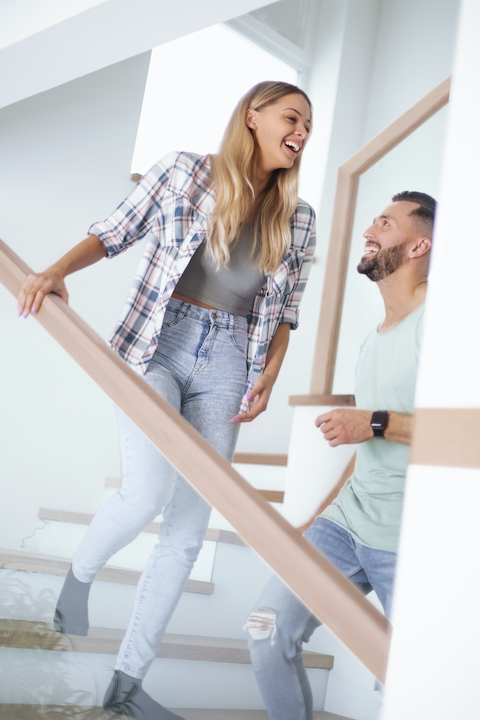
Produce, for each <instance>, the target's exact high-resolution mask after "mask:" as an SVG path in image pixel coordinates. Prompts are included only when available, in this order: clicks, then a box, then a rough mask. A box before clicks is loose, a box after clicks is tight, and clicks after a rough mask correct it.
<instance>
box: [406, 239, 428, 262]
mask: <svg viewBox="0 0 480 720" xmlns="http://www.w3.org/2000/svg"><path fill="white" fill-rule="evenodd" d="M431 247H432V241H431V239H430V238H428V237H422V238H417V239H416V240H415V245H414V246H413V247H412V248H410V251H409V253H408V257H410V258H419V257H423V255H426V254H427V253H428V251H429V250H430V248H431Z"/></svg>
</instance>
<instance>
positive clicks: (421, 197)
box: [392, 190, 437, 239]
mask: <svg viewBox="0 0 480 720" xmlns="http://www.w3.org/2000/svg"><path fill="white" fill-rule="evenodd" d="M401 201H406V202H412V203H417V204H418V205H420V207H417V208H414V209H413V210H412V212H411V213H409V215H410V216H411V217H413V218H414V221H415V225H416V226H417V229H418V230H419V231H420V232H421V233H422V235H423V234H424V235H425V236H426V237H429V238H430V239H431V238H432V235H433V223H434V221H435V209H436V207H437V203H436V201H435V200H434V198H433V197H432V196H431V195H427V193H422V192H417V191H416V190H404V191H403V192H399V193H397V194H396V195H394V196H393V197H392V202H401Z"/></svg>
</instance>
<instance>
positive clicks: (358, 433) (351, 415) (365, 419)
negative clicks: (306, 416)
mask: <svg viewBox="0 0 480 720" xmlns="http://www.w3.org/2000/svg"><path fill="white" fill-rule="evenodd" d="M371 417H372V413H371V411H370V410H356V409H353V408H336V409H335V410H330V411H329V412H326V413H323V415H319V416H318V417H317V419H316V420H315V425H316V426H317V427H319V428H320V430H321V431H322V432H323V435H324V437H325V440H327V441H328V444H329V445H331V447H336V446H337V445H347V444H352V443H361V442H365V440H370V438H372V437H373V430H372V428H371V427H370V420H371Z"/></svg>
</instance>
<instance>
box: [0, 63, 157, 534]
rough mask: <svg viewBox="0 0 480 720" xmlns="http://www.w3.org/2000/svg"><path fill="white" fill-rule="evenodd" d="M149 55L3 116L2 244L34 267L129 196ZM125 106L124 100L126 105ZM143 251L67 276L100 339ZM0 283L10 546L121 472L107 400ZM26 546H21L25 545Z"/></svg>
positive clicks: (5, 526) (5, 510)
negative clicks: (42, 512)
mask: <svg viewBox="0 0 480 720" xmlns="http://www.w3.org/2000/svg"><path fill="white" fill-rule="evenodd" d="M148 61H149V54H144V55H140V56H138V57H136V58H133V59H131V60H127V61H124V62H122V63H119V64H118V65H114V66H112V67H109V68H106V69H105V70H101V71H99V72H96V73H94V74H92V75H89V76H86V77H84V78H80V79H79V80H75V81H73V82H71V83H68V84H65V85H63V86H61V87H59V88H56V89H54V90H49V91H48V92H45V93H42V94H40V95H37V96H35V97H33V98H31V99H28V100H24V101H22V102H20V103H17V104H15V105H12V106H10V107H8V108H4V109H2V110H1V111H0V123H1V126H2V134H1V136H0V155H1V157H2V163H1V167H0V187H1V191H0V211H1V212H0V218H1V220H0V237H1V238H2V239H3V240H4V241H5V242H6V243H7V244H9V245H10V246H11V247H12V248H13V249H14V250H15V252H17V253H18V254H19V255H20V256H21V257H22V258H23V259H24V260H25V261H26V262H27V263H29V264H30V265H31V266H32V267H33V268H34V269H36V270H40V269H43V267H45V266H46V265H48V264H49V263H51V262H52V261H53V260H54V259H56V258H57V257H59V256H60V255H61V254H63V253H64V252H65V251H66V250H67V249H68V248H70V247H71V246H72V245H73V244H75V243H76V242H78V241H79V240H81V239H82V238H83V237H85V236H86V234H87V230H88V227H89V225H90V223H91V222H92V221H93V220H95V219H97V218H98V219H101V218H103V217H105V216H106V215H107V214H108V213H109V212H111V210H112V209H113V208H114V207H115V206H116V205H117V203H118V201H119V200H120V199H121V198H122V197H124V196H125V195H126V194H127V193H128V192H129V190H130V188H131V185H132V183H131V181H130V176H129V169H130V161H131V156H132V152H133V146H134V142H135V134H136V129H137V123H138V117H139V113H140V106H141V101H142V94H143V87H144V83H145V78H146V73H147V69H148ZM125 98H128V102H125ZM140 251H141V248H139V249H138V250H137V249H134V250H132V251H131V252H130V253H126V254H124V255H123V256H122V257H120V258H118V260H116V261H114V262H109V261H105V262H103V263H101V264H100V265H97V266H94V267H93V268H90V269H88V270H86V271H84V272H83V273H81V274H79V275H77V276H73V277H72V278H70V279H69V282H68V287H69V290H70V293H71V305H72V307H73V308H74V309H75V310H77V311H78V312H79V313H80V314H81V315H82V316H83V317H84V318H85V319H86V320H87V322H89V323H90V324H91V325H92V326H93V327H94V329H95V330H97V331H98V332H99V333H100V334H101V335H102V336H104V337H107V336H108V334H109V332H110V330H111V328H112V326H113V324H114V322H115V320H116V317H117V315H118V312H119V308H120V307H121V305H122V303H123V300H124V298H125V296H126V293H127V291H128V288H129V285H130V281H131V278H132V275H133V273H134V270H135V265H136V263H137V259H138V253H139V252H140ZM15 307H16V302H15V300H14V298H13V297H12V296H11V295H9V294H8V293H7V291H6V290H5V289H4V288H3V287H0V313H1V325H2V343H3V344H2V347H3V348H4V350H3V352H2V353H1V358H0V397H1V402H2V413H1V415H0V428H1V429H0V445H1V449H0V456H1V482H2V486H3V497H4V498H5V497H8V502H3V503H2V504H1V507H0V514H1V521H0V547H19V544H20V540H21V538H22V537H24V536H26V535H30V534H31V532H32V529H33V527H35V526H37V525H38V526H40V525H41V523H40V522H38V521H36V520H35V516H36V512H37V510H38V508H39V507H40V506H43V507H58V508H62V507H64V508H66V509H71V510H74V509H76V510H79V511H84V512H91V511H92V510H94V509H95V507H96V505H97V504H98V498H99V497H100V496H101V490H102V483H103V480H104V478H105V477H106V476H118V475H119V462H118V451H117V440H116V428H115V419H114V413H113V408H112V404H111V403H110V401H109V400H108V399H107V398H105V397H104V396H103V393H102V392H101V391H100V390H99V389H98V388H97V387H96V386H95V385H94V384H93V383H92V382H91V380H90V379H89V378H88V377H87V376H86V375H85V374H84V373H83V372H82V371H81V370H80V369H79V368H78V367H77V366H76V365H75V363H74V362H73V361H72V360H70V358H69V357H68V356H67V355H66V354H65V353H64V351H63V350H61V348H60V347H59V346H58V345H56V343H55V342H54V341H53V340H52V339H51V338H50V337H49V336H48V335H47V333H46V332H45V331H44V330H43V328H41V327H40V326H39V325H38V324H37V323H36V321H35V320H32V319H31V318H29V319H28V320H27V321H25V320H23V319H18V318H17V317H16V312H15ZM27 547H28V543H27Z"/></svg>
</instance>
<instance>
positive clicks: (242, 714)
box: [0, 705, 350, 720]
mask: <svg viewBox="0 0 480 720" xmlns="http://www.w3.org/2000/svg"><path fill="white" fill-rule="evenodd" d="M62 707H63V708H65V706H62V705H43V706H40V705H21V706H18V705H0V716H1V715H4V716H6V717H12V718H14V717H18V718H21V720H36V718H44V719H45V720H49V718H52V720H71V718H72V714H71V712H69V711H68V710H66V709H64V712H62ZM20 708H21V713H20ZM168 709H169V710H171V711H172V712H173V713H176V714H177V715H180V717H183V718H184V720H268V714H267V711H266V710H219V709H214V710H209V709H201V710H196V709H194V708H168ZM79 710H83V711H84V712H85V716H82V717H84V718H85V720H90V719H89V715H88V714H87V712H88V711H89V710H90V711H92V713H93V717H92V720H93V718H95V720H111V717H112V716H111V714H110V713H108V714H107V713H103V712H102V711H101V708H100V707H98V708H87V707H79ZM117 717H118V720H124V719H125V717H126V716H125V715H118V716H117ZM313 720H350V718H346V717H344V716H343V715H333V714H332V713H329V712H324V711H322V710H317V711H314V713H313Z"/></svg>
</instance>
